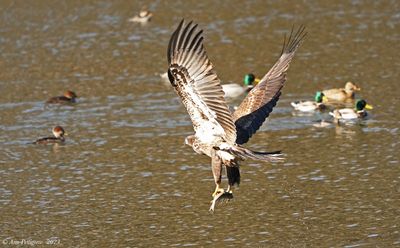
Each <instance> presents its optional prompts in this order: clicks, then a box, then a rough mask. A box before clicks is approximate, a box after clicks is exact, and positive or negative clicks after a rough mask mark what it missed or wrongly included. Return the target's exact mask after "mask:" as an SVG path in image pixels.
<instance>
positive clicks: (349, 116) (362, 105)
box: [329, 99, 373, 121]
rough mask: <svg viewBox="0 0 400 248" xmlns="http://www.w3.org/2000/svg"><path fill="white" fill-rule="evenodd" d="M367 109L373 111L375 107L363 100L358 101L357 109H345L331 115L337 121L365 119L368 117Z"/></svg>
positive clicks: (337, 110) (335, 111) (336, 110)
mask: <svg viewBox="0 0 400 248" xmlns="http://www.w3.org/2000/svg"><path fill="white" fill-rule="evenodd" d="M366 109H373V107H372V106H371V105H369V104H367V102H366V101H365V100H363V99H361V100H357V101H356V104H355V108H354V109H351V108H343V109H335V110H334V111H333V112H330V113H329V114H330V115H332V116H333V118H335V120H337V121H338V120H355V119H359V118H364V117H365V116H367V111H366Z"/></svg>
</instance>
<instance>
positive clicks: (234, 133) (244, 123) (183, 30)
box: [167, 20, 306, 211]
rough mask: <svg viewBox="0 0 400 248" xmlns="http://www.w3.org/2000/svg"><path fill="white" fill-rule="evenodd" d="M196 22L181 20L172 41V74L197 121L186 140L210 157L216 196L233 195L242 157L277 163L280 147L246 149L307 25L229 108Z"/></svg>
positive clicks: (277, 92)
mask: <svg viewBox="0 0 400 248" xmlns="http://www.w3.org/2000/svg"><path fill="white" fill-rule="evenodd" d="M197 26H198V25H197V24H194V23H193V22H189V23H185V21H184V20H182V21H181V22H180V24H179V25H178V27H177V29H176V30H175V32H174V33H173V34H172V36H171V39H170V41H169V44H168V51H167V57H168V65H169V68H168V78H169V81H170V83H171V85H172V86H173V88H174V89H175V91H176V93H177V94H178V96H179V97H180V98H181V101H182V103H183V105H184V106H185V107H186V110H187V112H188V113H189V116H190V118H191V121H192V123H193V128H194V131H195V134H194V135H190V136H188V137H186V139H185V144H187V145H190V146H191V147H192V148H193V150H194V151H195V152H196V153H199V154H205V155H207V156H209V157H210V158H211V166H212V173H213V175H214V180H215V184H216V188H215V191H214V193H213V197H214V198H213V199H214V200H213V201H212V202H213V204H212V205H211V207H210V210H211V211H213V210H214V206H215V202H216V199H218V198H219V197H220V196H222V195H230V196H233V195H232V186H234V185H235V184H239V183H240V172H239V161H241V160H245V159H247V158H250V159H254V160H260V161H267V162H274V161H278V160H281V159H282V157H281V154H280V152H272V153H268V152H255V151H251V150H249V149H246V148H244V147H243V146H242V145H243V144H244V143H246V142H247V141H248V140H249V139H250V138H251V136H252V135H253V134H254V133H255V132H256V131H257V130H258V129H259V128H260V126H261V125H262V124H263V122H264V121H265V119H266V118H267V117H268V116H269V114H270V113H271V112H272V109H273V108H274V107H275V105H276V103H277V102H278V100H279V97H280V95H281V89H282V87H283V85H284V83H285V81H286V71H287V70H288V68H289V63H290V61H291V60H292V58H293V56H294V54H295V52H296V50H297V48H298V47H299V46H300V44H301V42H302V40H303V38H304V37H305V35H306V33H305V32H304V29H305V28H304V26H301V27H300V28H299V29H298V30H297V31H296V32H293V29H292V32H291V33H290V36H289V38H288V40H286V37H285V39H284V42H283V48H282V52H281V55H280V57H279V59H278V61H277V62H276V63H275V65H274V66H273V67H272V68H271V69H270V70H269V71H268V73H267V74H265V76H264V77H263V78H262V79H261V81H260V82H259V83H258V84H257V85H256V86H255V87H254V88H253V89H252V90H251V91H250V92H249V94H248V95H247V96H246V98H245V99H244V100H243V102H242V103H241V104H240V106H239V107H238V108H237V109H236V111H235V112H233V113H231V112H230V111H229V108H228V105H227V104H226V102H225V99H224V92H223V90H222V87H221V84H220V80H219V79H218V76H217V74H216V73H215V71H214V67H213V65H212V63H211V61H210V60H209V58H208V56H207V53H206V50H205V48H204V46H203V39H204V38H203V35H202V33H203V30H200V29H198V27H197ZM223 166H225V168H226V174H227V177H228V188H227V190H224V189H223V188H221V174H222V168H223Z"/></svg>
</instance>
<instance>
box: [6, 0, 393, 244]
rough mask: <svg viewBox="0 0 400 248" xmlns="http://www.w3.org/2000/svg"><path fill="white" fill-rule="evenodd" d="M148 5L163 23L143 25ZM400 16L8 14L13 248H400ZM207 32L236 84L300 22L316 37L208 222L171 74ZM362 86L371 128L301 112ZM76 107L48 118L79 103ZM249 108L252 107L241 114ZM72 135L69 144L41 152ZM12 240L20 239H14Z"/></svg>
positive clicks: (349, 9)
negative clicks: (180, 27) (175, 34)
mask: <svg viewBox="0 0 400 248" xmlns="http://www.w3.org/2000/svg"><path fill="white" fill-rule="evenodd" d="M144 5H147V7H148V8H149V9H150V10H151V11H153V12H154V18H153V20H152V22H151V23H149V24H147V25H138V24H134V23H129V22H128V21H127V20H128V18H130V17H132V16H133V15H134V14H135V13H136V12H137V11H139V10H140V8H141V7H142V6H144ZM399 13H400V4H399V3H398V2H397V1H375V2H373V3H366V2H363V1H350V2H348V3H335V4H331V3H330V2H329V1H319V3H316V2H314V3H300V2H299V3H298V2H275V1H273V2H265V1H252V2H241V1H229V2H226V1H221V2H214V1H202V2H198V1H176V2H171V1H154V2H144V1H143V2H140V3H138V2H126V1H117V2H115V1H113V2H109V1H97V2H96V1H89V2H87V3H81V2H79V1H65V2H60V1H35V2H31V3H29V2H21V1H5V2H3V3H1V4H0V18H1V22H0V51H1V53H0V58H1V59H0V65H1V67H2V72H1V74H0V92H1V97H0V146H1V149H0V177H1V180H0V219H1V221H0V230H1V232H0V239H1V240H2V241H3V242H8V243H10V242H11V241H12V240H14V241H21V240H23V239H25V240H33V241H42V242H46V241H47V240H48V239H54V240H57V241H58V242H59V243H60V244H61V245H62V246H65V247H70V246H82V247H110V246H114V247H120V246H146V247H149V246H151V247H158V246H218V247H219V246H221V247H222V246H239V247H242V246H251V247H263V246H265V247H267V246H273V247H291V246H292V247H304V246H317V247H327V246H335V247H336V246H338V247H371V246H381V247H390V246H399V245H400V227H399V223H400V219H399V216H400V210H399V207H400V200H399V190H400V188H399V181H400V169H399V155H398V151H399V116H400V115H399V113H398V112H397V110H398V109H399V107H400V106H399V100H398V94H397V93H398V89H397V88H398V87H397V86H398V82H397V81H398V78H399V76H400V75H399V70H398V68H399V66H400V61H399V59H398V51H399V49H400V45H399V41H400V33H399V30H400V29H399V24H400V14H399ZM182 17H185V18H188V19H194V20H195V21H196V22H198V23H199V24H200V26H201V27H202V28H203V29H204V31H205V36H206V40H205V46H206V48H207V51H208V53H209V56H210V58H211V60H212V61H213V63H214V65H215V67H216V70H217V72H218V74H219V75H220V77H221V79H222V80H223V81H225V82H227V81H236V82H238V81H241V78H242V76H243V75H244V74H246V73H248V72H250V71H251V72H254V73H256V74H257V75H260V76H261V74H263V73H265V72H267V70H268V69H269V68H270V66H271V65H272V64H273V63H274V62H275V60H276V58H277V56H278V55H279V52H280V49H281V44H282V40H283V35H284V34H285V33H287V32H289V30H290V29H291V27H292V25H295V26H298V25H300V24H305V25H306V26H307V31H308V36H307V39H306V41H305V42H304V44H303V45H302V47H301V48H300V49H299V52H298V54H297V56H296V57H295V59H294V60H293V62H292V66H291V68H290V70H289V74H288V81H287V84H286V86H285V88H284V92H283V95H282V97H281V100H280V101H279V104H278V106H277V108H275V109H274V112H273V113H272V115H271V117H270V119H269V120H268V121H267V122H266V124H265V125H264V126H263V127H262V128H261V130H260V131H259V132H258V133H257V135H255V136H254V138H252V140H251V142H249V144H248V147H251V148H253V149H255V150H278V149H279V150H283V152H284V153H285V154H286V159H285V162H284V163H280V164H264V163H260V162H254V161H247V162H246V163H244V164H243V165H242V184H241V187H240V188H239V189H237V190H236V191H235V198H234V200H233V201H231V202H230V203H228V204H226V205H221V206H218V207H217V211H216V212H215V214H210V213H209V212H208V208H209V201H210V200H211V193H212V191H213V189H214V183H213V179H212V175H211V171H210V165H209V159H208V158H206V157H202V156H198V155H196V154H195V153H194V152H193V151H192V150H191V149H190V148H188V147H185V146H184V145H183V140H184V137H185V136H186V135H188V134H191V133H192V132H193V131H192V127H191V123H190V120H189V118H188V116H187V114H186V112H185V110H184V108H183V107H182V105H181V103H180V101H179V99H178V98H177V97H176V95H175V93H174V92H173V90H172V89H171V88H170V87H169V86H168V85H165V84H164V83H163V82H162V81H161V80H160V78H159V76H158V74H159V73H162V72H164V71H165V69H166V46H167V43H168V39H169V37H170V35H171V32H172V31H173V29H174V28H175V27H176V25H177V23H178V22H179V20H180V19H181V18H182ZM349 80H350V81H354V82H356V83H357V84H359V85H360V86H361V87H362V91H361V92H360V94H359V97H362V98H365V99H367V101H368V102H370V103H371V104H373V105H374V107H375V108H374V110H372V111H371V112H370V116H369V118H368V119H367V120H365V121H362V122H360V123H357V124H353V125H340V126H337V125H334V124H331V125H328V126H327V127H318V125H316V124H318V123H320V121H321V120H327V121H330V117H329V115H328V114H327V113H317V114H311V115H310V114H299V113H297V112H294V111H293V109H292V108H291V106H290V102H291V101H293V100H299V99H311V98H312V97H313V94H314V92H315V91H316V90H320V89H325V88H330V87H341V86H342V85H343V84H344V83H345V82H346V81H349ZM67 89H70V90H74V91H75V92H76V93H77V94H78V95H79V96H80V98H79V99H78V103H77V104H76V105H72V106H46V105H45V104H44V102H45V101H46V100H47V99H48V98H49V97H51V96H55V95H60V94H62V92H63V91H65V90H67ZM238 103H240V99H238V100H235V101H233V102H231V105H232V106H233V105H236V104H238ZM55 125H62V126H63V127H64V128H65V129H66V131H67V132H68V133H69V136H68V137H67V142H66V144H65V145H59V146H50V145H49V146H34V145H31V144H29V143H30V142H32V141H34V140H35V139H37V138H39V137H43V136H47V135H50V132H51V128H52V127H53V126H55ZM4 240H5V241H4Z"/></svg>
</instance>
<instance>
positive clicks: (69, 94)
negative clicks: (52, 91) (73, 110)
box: [46, 90, 78, 104]
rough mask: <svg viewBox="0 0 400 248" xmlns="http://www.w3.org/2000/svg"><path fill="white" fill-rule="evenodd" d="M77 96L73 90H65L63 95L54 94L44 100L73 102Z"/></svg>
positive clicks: (49, 101) (48, 101)
mask: <svg viewBox="0 0 400 248" xmlns="http://www.w3.org/2000/svg"><path fill="white" fill-rule="evenodd" d="M77 97H78V96H77V95H76V94H75V92H73V91H70V90H67V91H65V92H64V95H63V96H55V97H52V98H50V99H49V100H47V101H46V103H61V104H62V103H75V102H76V100H75V99H76V98H77Z"/></svg>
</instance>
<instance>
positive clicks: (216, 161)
mask: <svg viewBox="0 0 400 248" xmlns="http://www.w3.org/2000/svg"><path fill="white" fill-rule="evenodd" d="M211 169H212V173H213V176H214V181H215V185H216V186H215V191H214V193H213V194H212V197H215V196H216V195H218V194H219V193H223V192H224V189H223V188H221V186H220V185H221V175H222V160H221V158H220V157H219V156H217V155H216V154H213V156H212V157H211Z"/></svg>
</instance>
